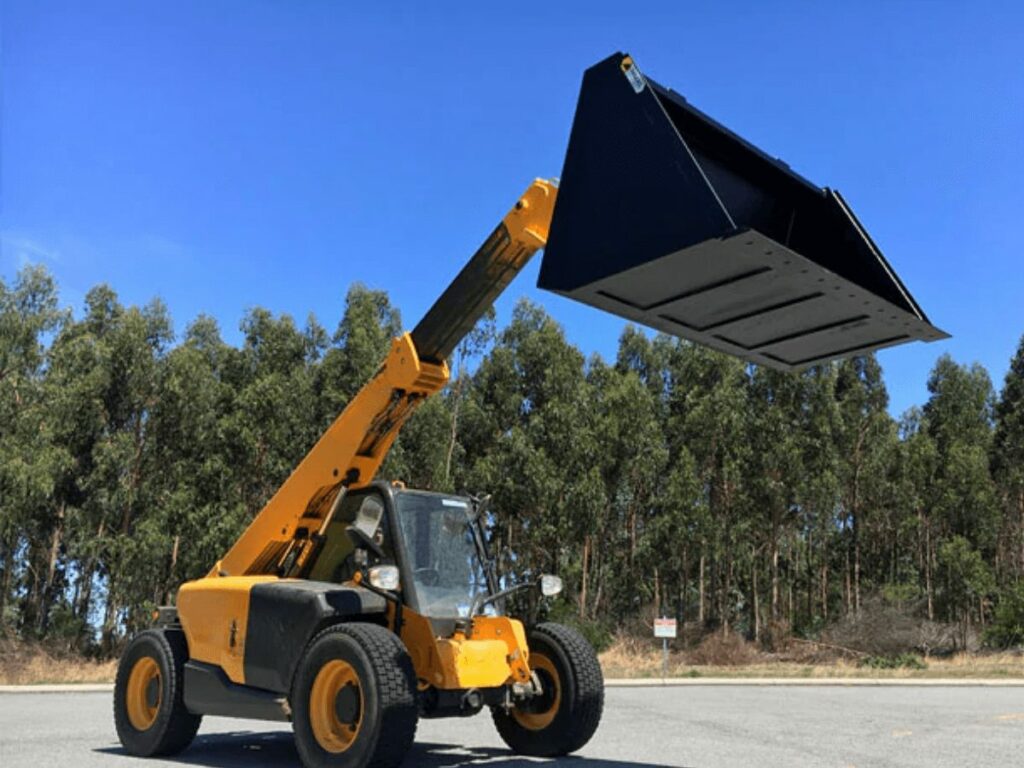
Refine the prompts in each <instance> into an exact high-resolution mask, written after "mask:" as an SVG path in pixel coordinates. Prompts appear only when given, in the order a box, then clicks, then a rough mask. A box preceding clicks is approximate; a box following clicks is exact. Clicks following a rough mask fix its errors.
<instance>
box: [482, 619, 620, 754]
mask: <svg viewBox="0 0 1024 768" xmlns="http://www.w3.org/2000/svg"><path fill="white" fill-rule="evenodd" d="M527 644H528V645H529V648H530V657H529V663H530V669H531V670H533V671H534V672H535V673H536V674H537V676H538V677H539V678H540V680H541V686H542V688H543V690H544V695H543V696H541V697H538V698H537V699H536V700H533V701H528V702H525V703H523V704H521V705H517V706H516V707H514V708H513V709H512V710H511V711H506V710H505V709H504V708H502V707H494V708H493V709H492V714H493V717H494V725H495V726H496V727H497V729H498V733H499V734H500V735H501V738H502V739H504V741H505V743H506V744H508V746H509V747H511V748H512V750H513V751H515V752H517V753H519V754H520V755H530V756H532V757H558V756H560V755H567V754H569V753H570V752H575V751H576V750H578V749H580V748H581V747H583V745H584V744H586V743H587V742H588V741H590V737H591V736H593V735H594V732H595V731H596V730H597V726H598V723H600V722H601V712H602V710H603V709H604V677H603V676H602V674H601V666H600V664H598V662H597V656H596V655H595V653H594V649H593V648H591V647H590V644H589V643H588V642H587V641H586V639H585V638H584V637H583V636H582V635H581V634H580V633H579V632H577V631H576V630H575V629H571V628H570V627H566V626H563V625H561V624H540V625H538V626H537V627H536V628H535V629H533V631H531V632H530V634H529V637H528V638H527Z"/></svg>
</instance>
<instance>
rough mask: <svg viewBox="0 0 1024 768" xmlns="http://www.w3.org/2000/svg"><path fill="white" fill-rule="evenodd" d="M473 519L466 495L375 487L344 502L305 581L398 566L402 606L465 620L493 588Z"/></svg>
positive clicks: (344, 579) (346, 578)
mask: <svg viewBox="0 0 1024 768" xmlns="http://www.w3.org/2000/svg"><path fill="white" fill-rule="evenodd" d="M478 517H479V516H478V514H477V507H476V505H475V504H474V502H473V500H472V499H470V498H467V497H465V496H456V495H452V494H444V493H434V492H429V491H417V490H410V489H406V488H404V487H401V486H398V485H396V484H390V483H383V482H375V483H373V484H372V485H370V486H368V487H366V488H361V489H359V490H355V491H350V492H348V493H347V494H346V495H345V497H344V498H343V499H342V501H341V503H340V505H339V506H338V510H337V512H336V513H335V516H334V519H333V520H332V521H331V523H330V525H329V526H328V528H327V531H326V532H325V537H324V541H323V544H322V546H321V547H320V551H319V552H318V553H317V554H316V555H315V557H314V559H313V562H312V564H311V565H310V566H309V567H308V570H307V571H306V574H305V576H306V578H308V579H310V580H313V581H326V582H333V583H338V584H344V583H352V582H354V581H355V579H356V578H357V577H356V573H359V572H360V571H362V570H364V569H366V568H368V567H373V566H376V565H396V566H398V569H399V572H400V574H401V586H400V588H399V590H398V592H399V595H400V597H401V599H402V602H403V603H404V604H405V605H407V606H408V607H410V608H411V609H412V610H414V611H416V612H417V613H419V614H420V615H422V616H426V617H428V618H431V619H459V618H467V617H468V616H469V613H470V610H471V608H472V606H473V604H474V601H476V600H477V599H479V598H482V597H485V596H487V595H488V594H491V593H493V592H494V591H495V589H496V585H495V584H494V583H493V576H492V575H491V574H490V572H489V568H488V566H487V562H488V560H487V553H486V549H485V545H484V536H483V531H482V529H481V528H480V522H479V520H478ZM486 612H487V613H492V614H493V613H495V610H494V609H493V608H491V607H490V606H489V607H488V609H487V611H486Z"/></svg>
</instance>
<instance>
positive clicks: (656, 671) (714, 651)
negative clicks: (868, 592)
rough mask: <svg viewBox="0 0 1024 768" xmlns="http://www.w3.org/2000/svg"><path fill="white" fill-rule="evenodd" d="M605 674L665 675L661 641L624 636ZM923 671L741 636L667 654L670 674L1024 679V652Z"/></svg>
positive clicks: (609, 653) (606, 660)
mask: <svg viewBox="0 0 1024 768" xmlns="http://www.w3.org/2000/svg"><path fill="white" fill-rule="evenodd" d="M600 660H601V667H602V669H603V670H604V674H605V677H609V678H637V677H640V678H642V677H650V678H655V677H661V674H662V657H661V647H660V643H656V642H655V641H653V640H637V639H635V638H628V637H620V638H618V639H617V640H616V642H615V643H614V644H613V645H612V646H611V647H610V648H609V649H608V650H606V651H605V652H603V653H602V654H601V655H600ZM924 662H925V665H926V668H925V669H906V668H901V669H873V668H868V667H863V666H861V665H860V664H858V662H857V660H856V659H855V658H853V657H847V658H843V657H842V655H841V654H834V653H827V652H822V651H821V650H820V649H815V648H814V646H813V645H801V646H795V647H790V648H787V650H786V651H785V652H783V653H774V654H769V653H764V652H761V651H759V650H757V649H756V648H755V647H754V646H753V645H752V644H750V643H747V642H746V641H744V640H743V639H742V638H738V637H734V638H732V639H728V640H725V641H722V640H721V639H720V638H717V639H716V638H715V637H709V638H706V639H705V640H704V641H703V642H702V643H701V644H700V645H699V646H697V647H696V648H695V649H692V650H688V651H686V650H680V651H672V652H671V653H670V654H669V662H668V674H669V677H735V678H754V677H780V678H837V679H842V678H885V679H890V678H891V679H901V678H1024V654H1014V653H992V654H959V655H956V656H952V657H948V658H935V657H930V658H926V659H924Z"/></svg>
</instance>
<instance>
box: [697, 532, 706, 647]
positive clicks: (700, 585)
mask: <svg viewBox="0 0 1024 768" xmlns="http://www.w3.org/2000/svg"><path fill="white" fill-rule="evenodd" d="M704 560H705V557H704V547H703V546H702V547H701V549H700V569H699V573H700V575H699V576H698V581H697V599H698V600H699V603H698V605H697V621H698V622H700V625H701V627H703V626H704V618H705V614H704Z"/></svg>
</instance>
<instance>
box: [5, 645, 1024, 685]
mask: <svg viewBox="0 0 1024 768" xmlns="http://www.w3.org/2000/svg"><path fill="white" fill-rule="evenodd" d="M830 656H831V658H829V657H830ZM600 660H601V666H602V668H603V669H604V674H605V677H608V678H645V677H646V678H656V677H661V675H662V655H661V650H660V648H659V647H658V646H657V645H655V643H654V642H653V641H647V640H644V641H641V640H618V641H616V642H615V643H614V644H613V645H612V647H611V648H609V649H608V650H606V651H604V652H603V653H601V654H600ZM920 661H921V663H922V665H923V668H920V669H914V668H907V667H899V668H896V669H878V668H874V667H869V666H865V665H864V663H863V660H862V659H858V658H856V657H853V656H848V655H847V656H843V655H842V654H835V653H834V652H828V651H827V650H826V651H825V652H822V650H821V649H815V648H813V647H811V646H808V647H807V648H806V649H795V650H789V651H788V652H787V653H785V654H767V653H762V652H759V651H756V650H754V649H753V648H752V646H750V645H749V644H747V643H743V642H742V641H738V642H730V643H725V644H722V643H718V642H714V641H712V642H705V643H703V644H701V646H699V647H698V648H696V649H692V650H688V651H678V652H673V653H671V654H670V655H669V664H668V674H669V677H735V678H755V677H810V678H858V677H859V678H865V677H867V678H1024V654H1021V653H983V654H958V655H955V656H948V657H942V658H937V657H922V658H921V659H920ZM116 671H117V662H116V660H107V661H94V660H90V659H83V658H79V657H75V656H70V655H66V654H55V653H53V652H50V651H47V650H45V649H44V648H42V647H39V646H24V645H15V644H14V643H11V642H6V643H3V644H0V685H38V684H44V683H108V682H113V680H114V674H115V673H116Z"/></svg>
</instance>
